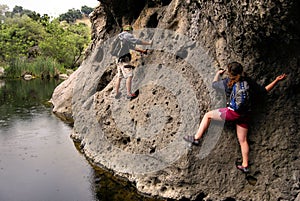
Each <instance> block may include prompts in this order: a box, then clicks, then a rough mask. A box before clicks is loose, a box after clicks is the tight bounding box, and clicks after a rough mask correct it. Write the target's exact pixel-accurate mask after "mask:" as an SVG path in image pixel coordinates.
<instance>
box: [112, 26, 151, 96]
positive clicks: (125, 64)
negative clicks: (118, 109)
mask: <svg viewBox="0 0 300 201" xmlns="http://www.w3.org/2000/svg"><path fill="white" fill-rule="evenodd" d="M122 30H123V31H122V32H121V33H120V34H119V35H118V37H119V38H120V39H121V40H122V41H124V43H125V44H124V47H125V49H126V50H125V51H124V52H125V53H124V54H123V55H122V56H121V57H119V58H118V59H117V69H118V74H117V81H116V96H115V98H119V97H120V96H121V93H120V92H119V89H120V83H121V80H122V78H125V79H126V89H127V98H128V99H133V98H135V97H136V96H137V94H135V93H132V92H131V84H132V77H133V69H134V66H132V65H131V64H130V61H131V54H130V50H135V51H137V52H140V53H143V54H147V50H143V49H139V48H137V47H136V45H151V44H152V42H146V41H143V40H140V39H137V38H135V37H134V35H133V34H132V31H133V28H132V26H131V25H125V26H123V28H122Z"/></svg>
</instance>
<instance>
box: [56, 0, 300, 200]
mask: <svg viewBox="0 0 300 201" xmlns="http://www.w3.org/2000/svg"><path fill="white" fill-rule="evenodd" d="M134 2H135V1H130V0H128V1H121V2H120V1H114V0H113V1H106V0H101V1H100V5H99V7H97V8H96V9H95V11H94V13H93V14H92V15H91V21H92V24H93V27H92V28H93V34H92V37H93V43H92V44H91V46H90V47H89V49H88V50H87V57H86V59H85V61H84V62H83V63H82V65H81V67H80V68H79V69H78V70H77V71H76V72H75V73H74V74H72V75H71V76H70V77H69V78H68V79H67V80H66V81H64V82H63V83H62V84H61V85H59V86H58V87H57V88H56V90H55V91H54V93H53V97H52V103H53V104H54V110H55V113H56V114H59V115H61V116H62V117H65V118H66V119H72V120H74V128H73V133H72V137H73V138H74V139H75V140H79V141H81V148H82V150H83V151H84V153H85V155H86V156H87V157H88V158H89V159H90V160H91V161H93V162H94V163H95V164H97V165H99V166H102V167H105V168H107V169H110V170H111V171H113V172H114V173H115V174H116V175H120V176H123V177H125V178H127V179H129V180H130V181H132V182H134V183H135V185H136V187H137V189H138V190H139V191H140V192H142V193H145V194H148V195H151V196H162V197H166V198H171V199H177V200H179V199H183V198H187V199H191V200H196V199H197V200H202V199H204V200H226V199H231V200H270V201H271V200H295V199H299V191H300V176H299V175H300V164H299V151H300V148H299V146H298V144H299V142H300V139H299V138H300V137H299V121H298V119H299V101H298V100H299V90H298V89H299V67H298V66H299V55H300V54H299V17H298V14H297V12H298V11H297V10H298V9H299V3H298V2H296V1H287V0H286V1H285V0H283V1H280V2H276V3H274V2H269V1H264V0H259V1H255V2H247V1H242V0H239V1H202V0H198V1H185V2H184V1H178V0H173V1H171V0H169V1H147V2H146V1H139V2H135V3H134ZM125 23H130V24H133V26H134V28H135V32H134V34H135V35H136V36H138V37H141V38H143V39H145V40H152V41H153V45H152V46H151V47H150V49H152V52H151V53H150V54H148V55H143V56H141V55H139V54H134V57H133V64H134V66H136V68H135V70H134V74H135V75H134V79H133V89H134V90H139V96H138V98H136V99H134V100H132V101H129V100H127V99H126V89H125V88H124V86H125V83H124V82H123V83H122V85H121V86H122V88H121V91H122V96H121V98H120V99H115V97H114V95H115V92H114V84H115V81H116V76H115V75H116V66H115V64H114V62H113V60H114V59H113V58H112V57H111V56H110V55H109V53H108V50H109V44H110V42H111V40H112V39H113V37H115V35H116V34H117V33H118V30H120V25H121V24H125ZM297 27H298V28H297ZM144 48H147V47H144ZM230 61H238V62H240V63H242V64H243V66H244V67H245V71H246V72H247V74H248V75H249V76H250V77H252V78H253V79H255V80H257V82H259V83H260V84H262V85H266V84H268V83H269V82H271V81H272V80H273V79H274V78H275V77H276V76H277V75H279V74H281V73H287V74H288V78H287V79H286V80H285V81H283V82H280V84H279V85H278V86H276V87H275V89H274V90H273V91H272V92H271V93H269V95H268V97H266V99H265V100H264V101H263V100H261V101H258V102H259V104H258V105H255V107H254V112H253V116H254V118H253V119H252V121H251V129H250V131H249V136H248V138H249V144H250V168H251V172H250V174H248V175H245V174H243V173H241V172H239V171H237V170H236V168H235V163H236V162H237V161H240V158H241V156H240V150H239V145H238V142H237V138H236V134H235V129H234V126H233V125H232V124H227V123H226V124H224V122H220V123H214V122H213V123H212V125H211V127H210V129H209V130H208V132H207V133H206V134H205V136H204V138H203V140H202V143H201V145H200V146H199V147H192V146H190V145H189V144H188V143H186V142H184V141H183V140H182V137H183V136H184V135H187V134H188V135H191V134H194V133H195V132H196V131H197V128H198V126H199V122H200V119H201V118H202V117H203V115H204V113H205V112H206V111H208V110H210V109H214V108H217V107H220V106H224V100H223V95H222V94H217V93H215V92H214V91H213V90H212V88H211V82H212V79H213V77H214V74H215V72H216V71H217V69H218V68H219V67H224V65H226V63H228V62H230Z"/></svg>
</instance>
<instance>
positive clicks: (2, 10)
mask: <svg viewBox="0 0 300 201" xmlns="http://www.w3.org/2000/svg"><path fill="white" fill-rule="evenodd" d="M8 9H9V7H8V6H7V5H3V4H0V23H3V20H4V19H5V14H6V13H7V11H8Z"/></svg>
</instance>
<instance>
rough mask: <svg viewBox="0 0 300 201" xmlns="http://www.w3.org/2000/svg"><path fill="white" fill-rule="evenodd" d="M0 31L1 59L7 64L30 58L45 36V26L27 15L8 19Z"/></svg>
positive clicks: (0, 27)
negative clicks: (34, 48) (22, 58)
mask: <svg viewBox="0 0 300 201" xmlns="http://www.w3.org/2000/svg"><path fill="white" fill-rule="evenodd" d="M0 30H1V32H0V47H1V52H0V58H1V60H3V61H5V62H9V61H11V60H12V59H14V58H18V57H28V52H29V50H30V49H31V48H32V47H34V46H37V45H38V43H39V41H40V40H42V39H43V37H44V35H45V31H44V29H43V26H42V25H41V24H39V23H38V22H35V21H34V20H32V19H31V18H29V17H28V16H26V15H24V16H22V17H14V18H6V19H5V22H4V23H3V24H1V26H0Z"/></svg>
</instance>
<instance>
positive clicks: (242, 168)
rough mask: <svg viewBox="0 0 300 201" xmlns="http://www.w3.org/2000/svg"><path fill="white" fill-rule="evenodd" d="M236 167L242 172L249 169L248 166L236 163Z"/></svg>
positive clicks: (246, 171)
mask: <svg viewBox="0 0 300 201" xmlns="http://www.w3.org/2000/svg"><path fill="white" fill-rule="evenodd" d="M236 168H237V169H239V170H241V171H242V172H243V173H248V172H249V171H250V169H249V167H244V166H242V165H237V166H236Z"/></svg>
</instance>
